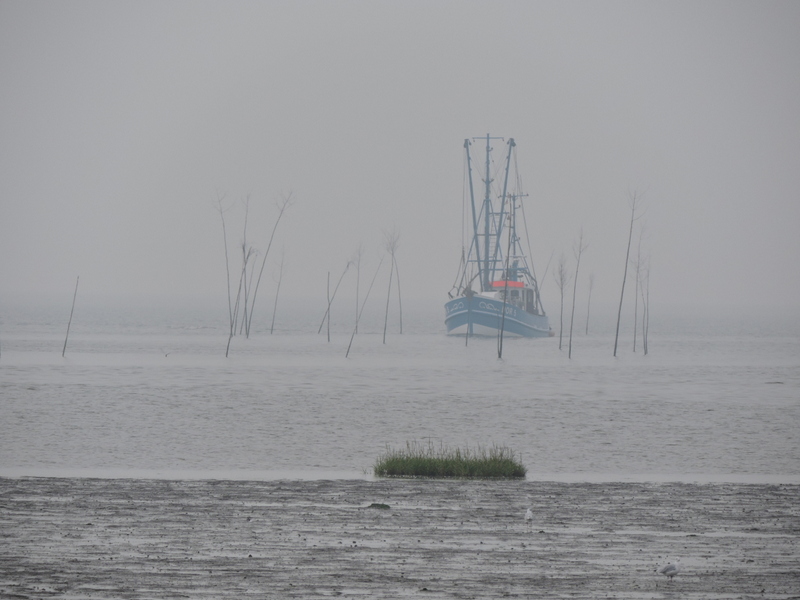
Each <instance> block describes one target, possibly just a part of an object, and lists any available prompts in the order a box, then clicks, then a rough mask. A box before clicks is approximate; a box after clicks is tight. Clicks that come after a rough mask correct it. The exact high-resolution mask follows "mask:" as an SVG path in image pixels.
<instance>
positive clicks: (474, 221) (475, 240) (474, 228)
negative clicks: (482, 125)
mask: <svg viewBox="0 0 800 600" xmlns="http://www.w3.org/2000/svg"><path fill="white" fill-rule="evenodd" d="M469 146H470V142H469V139H466V140H464V149H465V150H466V151H467V174H468V179H469V202H470V206H471V207H472V245H473V246H475V255H476V258H477V261H478V267H479V268H480V264H481V249H480V246H479V245H478V215H477V214H476V212H475V190H474V189H473V187H472V158H471V157H470V155H469ZM467 255H469V253H467ZM466 266H467V265H466V264H465V265H464V267H465V268H466ZM467 285H469V283H467ZM482 285H483V281H481V286H482Z"/></svg>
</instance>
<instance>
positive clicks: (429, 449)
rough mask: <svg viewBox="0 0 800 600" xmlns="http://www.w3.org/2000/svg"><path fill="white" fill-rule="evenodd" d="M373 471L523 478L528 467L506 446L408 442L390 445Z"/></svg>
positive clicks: (394, 474)
mask: <svg viewBox="0 0 800 600" xmlns="http://www.w3.org/2000/svg"><path fill="white" fill-rule="evenodd" d="M373 472H374V474H375V476H376V477H453V478H463V479H521V478H524V477H525V473H526V469H525V467H524V466H523V465H522V464H521V463H520V462H519V460H517V457H516V455H515V453H514V451H513V450H511V449H509V448H506V447H505V446H492V447H491V448H488V449H487V448H481V447H478V448H477V449H471V448H465V449H461V448H446V447H444V446H440V447H438V448H437V447H435V446H433V444H428V445H423V444H419V443H417V442H413V443H412V442H407V443H406V447H405V449H401V450H396V449H392V448H387V449H386V451H385V452H384V453H383V454H381V455H380V456H379V457H378V460H377V462H376V463H375V466H374V468H373Z"/></svg>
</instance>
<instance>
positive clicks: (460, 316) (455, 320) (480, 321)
mask: <svg viewBox="0 0 800 600" xmlns="http://www.w3.org/2000/svg"><path fill="white" fill-rule="evenodd" d="M444 310H445V319H444V324H445V327H446V328H447V333H448V334H452V335H458V334H466V333H467V332H469V334H470V335H497V332H498V331H500V328H501V327H502V329H503V335H509V336H519V337H550V336H552V335H553V332H552V330H551V329H550V321H549V320H548V318H547V316H546V315H532V314H531V313H529V312H527V311H525V310H523V309H522V308H520V307H518V306H515V305H513V304H509V303H506V302H503V301H502V300H496V299H493V298H486V297H483V296H478V295H475V296H472V297H471V298H468V297H467V296H462V297H460V298H455V299H453V300H450V301H449V302H447V303H446V304H445V305H444ZM503 313H505V317H503Z"/></svg>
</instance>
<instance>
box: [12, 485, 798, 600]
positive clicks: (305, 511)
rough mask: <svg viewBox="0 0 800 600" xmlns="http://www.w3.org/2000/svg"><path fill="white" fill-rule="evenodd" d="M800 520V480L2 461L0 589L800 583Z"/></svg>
mask: <svg viewBox="0 0 800 600" xmlns="http://www.w3.org/2000/svg"><path fill="white" fill-rule="evenodd" d="M528 507H530V508H531V509H532V511H533V515H534V519H533V521H532V522H530V523H528V522H526V521H525V519H524V516H525V512H526V509H527V508H528ZM799 537H800V486H798V485H761V484H759V485H747V484H681V483H555V482H538V481H449V480H419V479H404V480H396V479H391V480H376V481H366V480H352V481H288V480H287V481H166V480H143V479H58V478H0V597H2V598H74V599H77V598H131V599H133V598H136V599H139V598H249V597H253V598H318V597H329V596H340V597H360V598H399V597H419V598H500V597H519V598H606V597H614V598H662V597H663V598H729V597H736V598H740V597H741V598H749V597H752V598H800V548H799V547H798V538H799ZM675 559H680V562H681V571H680V573H679V574H678V575H677V576H676V577H675V578H674V579H672V580H668V579H667V578H666V577H664V576H663V575H659V574H658V573H657V572H656V570H657V568H658V567H659V566H661V565H663V564H666V562H667V561H668V560H675Z"/></svg>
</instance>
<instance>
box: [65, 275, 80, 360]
mask: <svg viewBox="0 0 800 600" xmlns="http://www.w3.org/2000/svg"><path fill="white" fill-rule="evenodd" d="M80 281H81V277H80V275H78V279H77V280H76V281H75V293H74V294H73V295H72V309H71V310H70V311H69V321H68V322H67V335H66V336H65V337H64V349H63V350H62V351H61V358H64V356H65V355H66V353H67V340H68V339H69V328H70V326H71V325H72V314H73V313H74V312H75V299H76V298H77V297H78V283H80Z"/></svg>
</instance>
